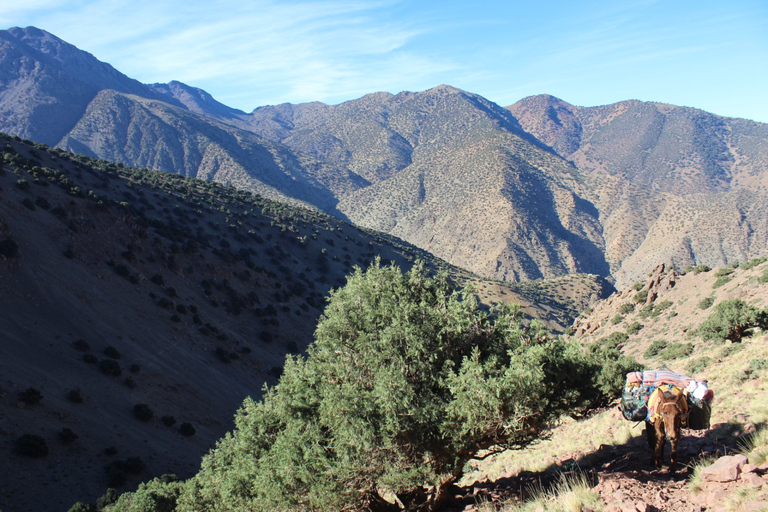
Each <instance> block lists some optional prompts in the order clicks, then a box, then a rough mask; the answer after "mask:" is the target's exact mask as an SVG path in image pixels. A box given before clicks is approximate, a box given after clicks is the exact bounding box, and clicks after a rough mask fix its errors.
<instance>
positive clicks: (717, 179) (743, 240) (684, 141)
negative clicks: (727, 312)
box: [508, 95, 768, 287]
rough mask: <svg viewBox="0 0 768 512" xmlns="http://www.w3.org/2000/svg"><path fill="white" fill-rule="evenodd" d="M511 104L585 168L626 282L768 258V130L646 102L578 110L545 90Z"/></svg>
mask: <svg viewBox="0 0 768 512" xmlns="http://www.w3.org/2000/svg"><path fill="white" fill-rule="evenodd" d="M508 108H509V110H510V111H511V112H512V113H513V114H514V115H515V117H516V118H517V119H518V121H519V122H520V124H521V126H523V128H525V129H526V130H527V131H528V132H529V133H531V134H532V135H534V136H536V137H537V138H539V139H540V140H542V141H544V142H545V143H547V144H548V145H550V146H551V147H552V148H553V149H554V150H555V151H557V152H558V154H560V155H561V156H563V157H564V158H567V159H568V160H570V161H572V162H573V163H574V164H575V165H576V166H577V167H578V168H579V170H580V171H582V172H583V173H584V176H585V178H584V179H585V180H586V182H587V183H588V186H587V188H588V190H589V194H588V195H587V196H586V197H587V199H589V200H590V201H592V202H593V203H594V204H595V206H596V207H597V208H598V210H599V211H600V222H601V224H602V226H603V234H604V236H605V247H606V259H607V260H608V262H609V263H610V264H611V273H612V275H613V276H614V277H615V278H616V280H617V284H618V285H619V287H624V286H627V285H628V284H631V283H632V282H633V281H634V280H637V279H639V278H641V276H643V275H645V274H647V273H648V272H650V271H651V270H652V269H653V268H654V267H655V266H656V265H657V264H659V263H662V262H665V263H667V264H673V265H676V266H678V267H685V266H687V265H698V264H707V265H710V266H722V265H726V264H729V263H732V262H734V261H745V260H748V259H751V258H755V257H759V256H765V253H764V250H765V247H766V246H768V238H767V237H768V210H766V206H767V205H768V196H767V195H766V194H767V193H768V144H766V142H765V141H766V138H767V137H768V126H766V125H764V124H761V123H755V122H752V121H747V120H744V119H730V118H724V117H719V116H715V115H712V114H709V113H707V112H703V111H701V110H696V109H692V108H685V107H676V106H673V105H665V104H660V103H649V102H640V101H625V102H620V103H615V104H613V105H606V106H602V107H577V106H574V105H570V104H568V103H566V102H564V101H562V100H559V99H557V98H554V97H552V96H546V95H541V96H532V97H529V98H525V99H523V100H520V101H519V102H517V103H515V104H514V105H512V106H510V107H508Z"/></svg>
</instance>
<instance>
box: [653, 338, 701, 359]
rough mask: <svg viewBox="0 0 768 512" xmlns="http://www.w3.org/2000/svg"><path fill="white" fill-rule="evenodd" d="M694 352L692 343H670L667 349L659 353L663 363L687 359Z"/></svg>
mask: <svg viewBox="0 0 768 512" xmlns="http://www.w3.org/2000/svg"><path fill="white" fill-rule="evenodd" d="M692 352H693V344H692V343H677V342H675V343H670V344H669V345H668V346H667V348H665V349H664V350H662V351H661V352H660V353H659V358H661V360H662V361H667V360H669V359H680V358H681V357H687V356H689V355H691V353H692Z"/></svg>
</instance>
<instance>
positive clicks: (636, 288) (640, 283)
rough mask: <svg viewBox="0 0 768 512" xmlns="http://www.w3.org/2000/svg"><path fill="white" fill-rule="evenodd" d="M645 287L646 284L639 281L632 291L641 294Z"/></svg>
mask: <svg viewBox="0 0 768 512" xmlns="http://www.w3.org/2000/svg"><path fill="white" fill-rule="evenodd" d="M643 286H645V283H643V282H642V281H638V282H636V283H634V284H633V285H632V289H633V290H635V291H636V292H639V291H640V290H641V289H642V287H643Z"/></svg>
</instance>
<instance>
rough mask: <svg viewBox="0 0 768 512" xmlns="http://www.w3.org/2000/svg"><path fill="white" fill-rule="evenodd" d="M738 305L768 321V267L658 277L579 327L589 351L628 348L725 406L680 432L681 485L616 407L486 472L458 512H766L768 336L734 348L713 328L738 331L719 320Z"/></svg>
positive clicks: (489, 465)
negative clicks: (704, 424) (697, 383)
mask: <svg viewBox="0 0 768 512" xmlns="http://www.w3.org/2000/svg"><path fill="white" fill-rule="evenodd" d="M736 302H742V303H743V306H742V307H741V309H740V310H741V311H742V312H744V313H746V312H747V311H748V310H750V309H753V310H756V311H763V312H765V314H768V259H766V258H757V259H753V260H750V261H746V262H741V263H740V264H739V265H738V266H737V265H735V264H733V265H730V266H727V267H721V268H719V269H709V268H708V267H706V266H703V265H702V266H698V267H695V268H690V269H688V270H687V271H685V272H682V271H676V270H674V269H670V268H665V267H664V266H662V265H660V266H658V267H657V268H656V269H655V270H654V271H653V272H652V273H651V274H650V275H649V276H646V277H645V278H643V279H641V280H638V281H636V283H635V284H634V285H633V286H632V287H629V288H628V289H626V290H623V291H618V292H616V293H614V294H613V295H611V296H610V297H608V298H607V299H605V300H601V301H598V302H596V303H595V304H594V305H593V307H592V308H589V309H588V310H585V312H584V313H583V315H582V316H581V317H580V318H578V319H577V321H576V322H574V325H573V335H574V336H575V337H576V338H577V339H578V340H580V342H581V343H582V344H584V345H586V346H590V345H596V346H604V345H606V344H610V345H612V346H616V347H619V348H620V349H621V351H622V352H623V353H625V354H627V355H631V356H632V357H634V358H635V359H636V360H637V361H638V363H639V364H638V369H641V367H642V366H645V367H646V368H648V369H658V368H660V367H662V366H667V367H668V368H669V369H671V370H673V371H677V372H680V373H685V374H688V375H691V376H695V377H696V378H699V379H707V380H708V384H709V388H710V389H712V390H713V391H714V394H715V397H714V401H713V402H712V418H711V428H710V429H709V430H706V431H694V430H689V429H683V430H682V434H683V436H682V440H681V441H680V445H679V460H680V461H681V462H682V466H681V467H680V469H679V470H678V471H677V472H676V473H671V472H669V470H668V467H667V466H666V465H665V466H664V468H663V469H661V470H659V469H656V468H655V467H654V466H653V465H652V464H651V462H650V460H651V450H650V448H649V447H648V445H647V442H646V439H645V435H644V433H643V428H644V424H643V423H642V422H641V423H640V424H636V423H634V422H629V421H627V420H625V419H624V418H623V416H622V415H621V413H620V412H619V410H618V409H617V408H616V405H617V404H614V407H611V408H609V409H607V410H605V411H603V412H601V413H599V414H596V415H594V416H591V417H589V418H585V419H576V420H574V419H566V420H565V421H563V423H562V424H561V425H560V426H558V427H557V428H556V429H555V430H554V431H553V432H552V433H551V436H549V437H547V438H546V439H544V440H542V442H541V443H540V444H539V445H537V446H534V447H531V448H529V449H526V450H524V451H512V452H503V453H500V454H497V455H495V456H493V457H490V458H488V459H486V460H484V461H481V462H479V463H478V464H477V466H476V471H475V473H474V474H473V475H472V476H471V477H470V478H468V479H467V480H466V481H465V482H464V485H465V487H464V488H463V489H461V492H459V493H457V497H458V498H460V501H459V503H460V504H461V506H460V507H457V509H462V508H463V509H464V510H467V509H469V510H479V511H483V512H490V511H496V510H501V511H503V512H512V511H519V510H524V511H534V510H583V508H581V507H587V508H589V509H590V510H604V511H606V512H619V511H635V512H637V511H649V510H650V511H655V510H658V511H680V512H687V511H692V510H694V511H699V510H708V511H709V510H712V511H731V512H735V511H748V510H765V507H766V503H768V435H766V434H768V431H767V430H766V424H768V399H767V398H766V397H768V343H766V342H768V331H766V330H765V329H760V328H759V327H750V328H748V329H747V330H746V334H745V335H744V336H743V337H742V338H741V339H740V341H730V340H726V339H723V338H721V337H719V335H718V336H713V333H714V334H718V333H720V331H719V330H713V329H712V328H711V324H712V320H711V319H712V318H713V317H715V318H717V317H721V316H722V317H727V318H728V321H727V322H726V324H733V323H736V322H738V317H739V315H731V314H728V315H725V314H722V313H721V311H724V309H723V308H724V306H725V305H727V304H729V303H731V304H733V303H736ZM744 316H747V315H746V314H745V315H744ZM752 325H754V323H752ZM708 326H710V327H708ZM742 454H743V455H742ZM724 456H725V457H724ZM665 460H666V463H668V462H669V446H667V448H666V459H665ZM467 507H468V508H467ZM537 507H540V508H537Z"/></svg>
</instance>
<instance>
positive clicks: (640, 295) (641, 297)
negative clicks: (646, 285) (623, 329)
mask: <svg viewBox="0 0 768 512" xmlns="http://www.w3.org/2000/svg"><path fill="white" fill-rule="evenodd" d="M632 300H633V301H635V302H638V303H639V302H645V301H646V300H648V290H640V291H639V292H637V293H636V294H635V296H634V297H632Z"/></svg>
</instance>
